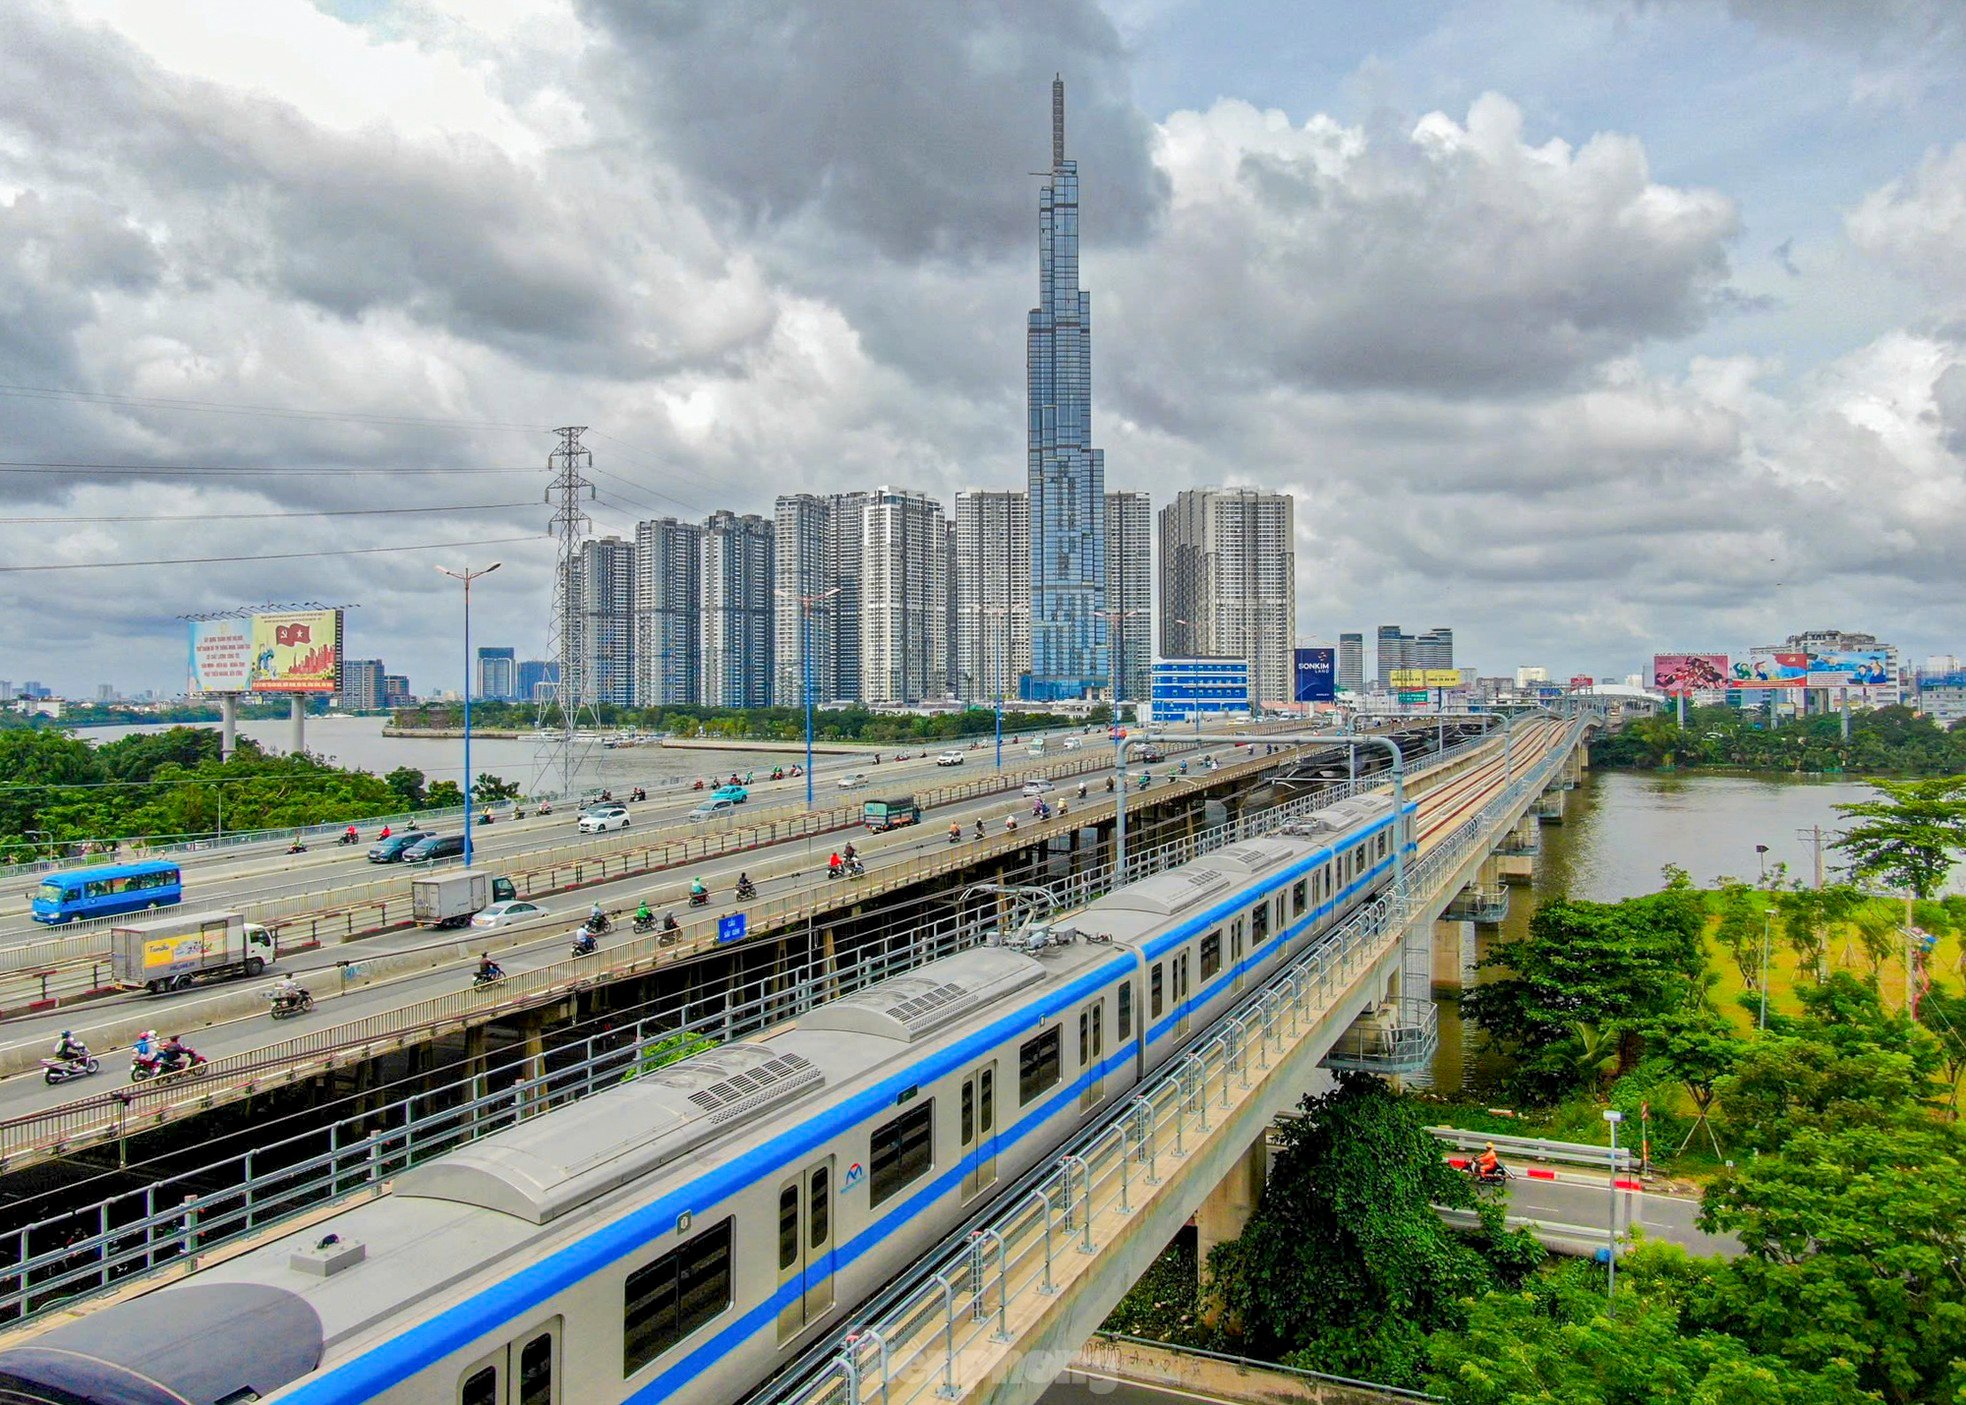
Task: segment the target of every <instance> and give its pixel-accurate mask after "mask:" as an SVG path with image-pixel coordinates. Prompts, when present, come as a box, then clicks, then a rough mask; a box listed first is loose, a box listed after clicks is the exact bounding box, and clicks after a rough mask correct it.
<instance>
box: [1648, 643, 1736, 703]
mask: <svg viewBox="0 0 1966 1405" xmlns="http://www.w3.org/2000/svg"><path fill="white" fill-rule="evenodd" d="M1727 684H1728V666H1727V655H1725V654H1654V655H1653V656H1652V686H1653V687H1655V688H1657V689H1658V690H1659V691H1660V692H1662V693H1664V694H1666V695H1667V696H1668V697H1678V696H1680V695H1681V694H1684V693H1700V692H1705V691H1707V690H1708V689H1712V688H1725V687H1726V686H1727Z"/></svg>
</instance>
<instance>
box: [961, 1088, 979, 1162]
mask: <svg viewBox="0 0 1966 1405" xmlns="http://www.w3.org/2000/svg"><path fill="white" fill-rule="evenodd" d="M960 1115H961V1118H962V1137H961V1145H963V1146H968V1145H969V1144H970V1143H971V1142H973V1141H975V1140H976V1085H975V1084H974V1083H972V1082H970V1081H969V1080H968V1079H967V1078H965V1079H964V1080H963V1093H962V1106H961V1109H960Z"/></svg>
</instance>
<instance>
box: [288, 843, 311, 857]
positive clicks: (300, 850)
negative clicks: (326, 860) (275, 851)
mask: <svg viewBox="0 0 1966 1405" xmlns="http://www.w3.org/2000/svg"><path fill="white" fill-rule="evenodd" d="M287 852H288V853H290V854H304V853H306V852H307V846H306V845H305V844H303V843H301V842H300V841H299V840H298V839H296V840H294V842H293V843H291V844H289V845H287Z"/></svg>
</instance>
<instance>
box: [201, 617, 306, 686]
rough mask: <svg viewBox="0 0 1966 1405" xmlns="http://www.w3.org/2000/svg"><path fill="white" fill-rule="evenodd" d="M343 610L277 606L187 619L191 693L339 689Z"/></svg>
mask: <svg viewBox="0 0 1966 1405" xmlns="http://www.w3.org/2000/svg"><path fill="white" fill-rule="evenodd" d="M341 625H342V619H341V611H339V610H280V611H275V612H271V613H268V614H261V615H250V616H247V617H246V618H244V619H236V620H194V621H192V624H191V653H190V682H189V691H190V692H192V693H335V692H339V691H340V690H341Z"/></svg>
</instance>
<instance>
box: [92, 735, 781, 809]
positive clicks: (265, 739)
mask: <svg viewBox="0 0 1966 1405" xmlns="http://www.w3.org/2000/svg"><path fill="white" fill-rule="evenodd" d="M385 721H386V719H384V718H381V717H335V716H328V717H310V718H308V719H307V749H308V751H310V752H312V753H313V754H314V755H316V756H319V757H321V758H323V759H324V760H327V761H331V762H333V763H334V764H335V765H337V766H347V767H352V768H354V769H356V770H361V771H372V772H374V773H375V774H376V775H378V776H380V775H384V774H386V773H388V772H389V771H392V770H394V769H395V768H396V767H398V766H411V767H414V768H415V769H417V770H419V771H421V772H423V774H424V776H425V778H426V779H427V780H429V781H431V782H436V781H457V780H461V779H462V778H463V775H464V742H463V741H462V740H461V739H460V738H457V737H385V736H384V735H382V729H383V726H384V724H385ZM182 725H186V726H193V727H197V726H204V727H209V728H211V729H212V730H213V731H216V730H218V724H217V723H216V722H212V723H200V722H192V723H185V724H182ZM291 725H292V724H291V723H289V722H288V721H287V720H286V719H285V718H279V719H275V720H268V721H252V722H241V723H240V724H239V735H241V736H244V737H251V738H252V739H253V740H254V741H256V742H258V743H259V744H260V745H261V746H262V747H264V748H266V750H267V751H269V752H284V751H285V750H286V749H287V740H288V738H289V736H290V735H291V731H290V728H291ZM165 730H167V728H166V727H164V726H140V727H84V728H80V729H78V730H77V732H76V735H77V736H79V737H82V738H85V739H86V740H88V741H91V742H94V743H96V744H98V745H100V744H102V743H104V742H112V741H115V740H116V739H117V738H118V737H126V736H129V735H130V734H131V733H133V732H161V731H165ZM545 745H546V743H544V742H537V741H524V740H518V741H514V740H511V739H508V738H503V737H484V736H474V737H472V738H471V769H472V770H474V771H477V772H479V773H480V774H483V773H484V772H487V771H489V772H490V773H491V774H492V775H494V776H500V777H503V778H504V779H506V780H509V781H517V782H518V783H519V785H520V786H521V787H522V788H523V789H524V790H525V791H527V792H528V793H530V792H532V791H534V790H538V789H542V788H544V789H548V790H553V789H557V788H558V787H557V786H552V785H546V786H544V787H542V785H541V784H540V781H539V776H540V773H541V769H542V756H541V747H543V746H545ZM804 760H805V748H804V746H803V745H802V744H800V743H796V742H794V743H789V744H787V745H786V746H784V747H783V748H781V749H778V750H774V751H711V750H698V749H695V748H669V747H661V746H653V745H651V746H636V747H622V748H620V749H618V750H613V751H610V750H608V749H606V748H604V747H602V746H601V744H600V742H599V741H598V740H597V741H595V742H593V743H592V744H591V745H590V746H589V748H588V751H587V758H586V762H585V764H584V766H583V767H582V770H581V776H582V779H583V780H584V782H585V784H586V786H587V787H588V788H590V789H591V788H595V787H605V788H607V789H610V790H613V791H615V792H616V793H617V794H618V793H620V792H622V791H625V790H627V789H628V788H629V787H631V786H636V785H643V786H648V787H650V788H651V789H652V788H654V787H655V786H656V785H658V784H660V783H661V782H663V781H665V780H675V779H683V780H688V779H693V778H695V777H699V776H709V775H729V774H730V773H731V772H732V771H736V772H739V773H740V774H741V773H743V772H745V771H764V772H769V771H770V770H771V768H772V766H773V765H774V764H778V765H785V766H789V765H791V764H792V763H793V762H795V761H797V762H801V763H802V762H803V761H804Z"/></svg>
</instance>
